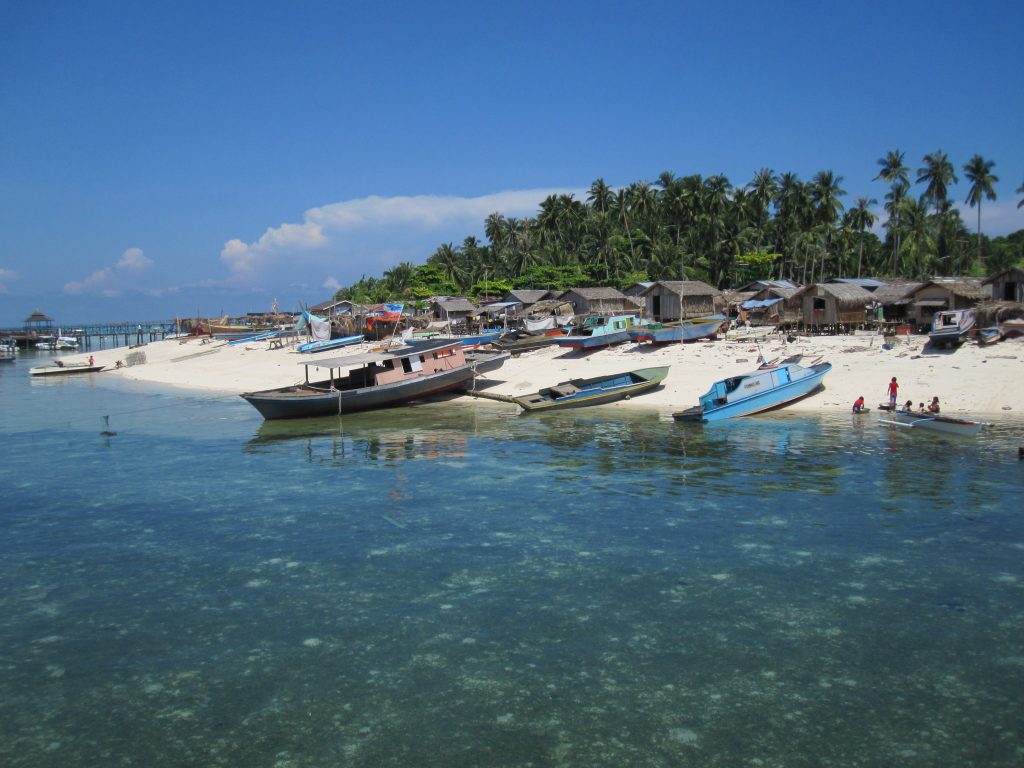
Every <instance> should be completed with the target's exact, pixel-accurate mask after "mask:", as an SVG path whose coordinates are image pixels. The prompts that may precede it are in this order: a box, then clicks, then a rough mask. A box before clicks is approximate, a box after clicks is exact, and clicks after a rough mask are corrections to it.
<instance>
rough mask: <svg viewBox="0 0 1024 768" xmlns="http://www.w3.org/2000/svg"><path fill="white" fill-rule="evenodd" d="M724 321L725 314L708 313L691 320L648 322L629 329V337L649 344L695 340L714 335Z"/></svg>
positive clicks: (640, 342)
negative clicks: (705, 315)
mask: <svg viewBox="0 0 1024 768" xmlns="http://www.w3.org/2000/svg"><path fill="white" fill-rule="evenodd" d="M724 322H725V315H709V316H708V317H701V318H695V319H693V320H678V321H676V322H674V323H648V324H647V325H642V326H640V327H638V328H634V329H632V330H630V331H629V339H630V341H635V342H637V343H638V344H642V343H643V342H645V341H646V342H650V343H651V344H672V343H676V344H678V343H681V342H685V341H696V340H697V339H706V338H709V337H713V336H715V334H717V333H718V331H719V329H720V328H721V327H722V323H724Z"/></svg>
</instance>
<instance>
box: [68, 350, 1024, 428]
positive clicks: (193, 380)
mask: <svg viewBox="0 0 1024 768" xmlns="http://www.w3.org/2000/svg"><path fill="white" fill-rule="evenodd" d="M927 341H928V337H927V336H898V337H896V340H895V344H894V345H893V347H892V349H888V350H887V349H884V348H883V346H882V345H883V339H882V337H881V336H878V335H871V336H859V335H853V336H799V337H797V338H796V340H795V341H793V342H792V343H787V342H786V341H785V339H784V338H783V337H782V336H779V335H772V336H769V337H768V339H767V340H763V341H759V342H757V343H755V342H744V341H726V340H717V341H697V342H693V343H688V344H673V345H667V346H662V347H652V346H650V345H647V344H644V345H637V344H632V343H627V344H621V345H619V346H616V347H611V348H605V349H600V350H596V351H593V352H586V353H581V352H578V351H575V350H565V349H562V348H559V347H552V348H545V349H540V350H535V351H533V352H528V353H525V354H523V355H520V356H519V357H516V358H511V359H509V360H507V361H506V362H505V364H504V365H503V366H502V367H501V368H499V369H498V370H496V371H492V372H491V373H488V374H483V375H481V376H480V377H479V379H478V384H477V387H478V389H485V390H486V391H488V392H490V393H494V394H499V395H513V394H524V393H529V392H535V391H537V390H538V389H541V388H542V387H547V386H552V385H554V384H557V383H559V382H561V381H566V380H567V379H571V378H585V377H591V376H600V375H606V374H612V373H620V372H624V371H630V370H635V369H638V368H645V367H649V366H655V365H669V366H671V368H670V370H669V374H668V377H667V378H666V379H665V381H664V383H663V386H662V387H661V388H660V389H657V390H655V391H653V392H650V393H647V394H644V395H640V396H638V397H636V398H632V399H630V400H623V401H619V402H617V403H613V404H610V405H605V406H601V407H604V408H652V409H661V410H665V409H670V410H672V411H676V410H683V409H685V408H688V407H690V406H692V405H696V404H697V400H698V398H699V397H700V395H702V394H704V393H705V392H706V391H707V390H708V389H709V388H710V386H711V385H712V384H713V383H714V382H715V381H718V380H720V379H722V378H725V377H728V376H734V375H737V374H741V373H746V372H749V371H751V370H753V369H755V368H756V367H757V365H758V357H759V355H760V356H763V358H764V359H766V360H772V359H776V358H784V357H788V356H789V355H793V354H797V353H802V354H803V362H804V363H809V362H812V361H815V360H816V359H817V358H821V361H823V362H830V363H832V371H831V372H830V373H828V374H827V375H826V377H825V380H824V384H825V388H824V389H823V390H819V391H818V392H817V393H815V394H813V395H811V396H810V397H807V398H804V399H803V400H800V401H797V402H795V403H791V404H789V405H787V406H785V410H790V411H802V412H807V411H822V410H827V411H848V410H849V409H850V407H851V406H852V404H853V401H854V400H856V399H857V397H859V396H861V395H863V396H864V398H865V400H866V403H867V406H868V407H869V408H872V409H877V407H878V404H879V403H883V402H887V401H888V396H887V387H888V384H889V380H890V379H891V378H892V377H893V376H895V377H896V378H897V381H898V382H899V385H900V389H899V397H898V398H897V399H898V402H900V403H902V402H905V401H906V400H912V401H913V402H914V403H915V407H916V404H917V403H921V402H924V403H928V402H930V401H931V399H932V397H933V396H937V397H938V398H939V402H940V405H941V407H942V412H943V413H947V414H958V415H970V414H976V415H989V416H992V415H996V414H1005V413H1006V412H1017V413H1020V412H1024V386H1021V380H1022V378H1024V376H1022V374H1024V338H1016V339H1004V340H1002V341H1000V342H998V343H997V344H993V345H990V346H985V347H980V346H977V345H976V344H973V343H970V342H967V343H965V344H963V345H961V346H960V347H958V348H954V349H951V350H934V351H932V350H925V344H926V342H927ZM378 344H379V342H372V343H371V342H365V343H363V344H360V345H356V346H354V347H346V348H345V349H344V350H338V351H337V352H336V353H328V354H329V357H331V358H336V357H340V356H344V355H349V354H359V353H361V352H366V351H368V350H369V349H371V348H372V347H374V346H377V345H378ZM130 351H131V352H144V353H145V355H146V362H145V363H140V364H137V365H133V366H129V367H123V368H120V369H115V368H114V365H115V363H116V361H117V360H119V359H123V358H124V357H125V356H126V354H127V353H128V352H129V349H126V348H124V347H121V348H117V349H106V350H100V351H98V352H93V353H92V355H93V357H94V358H95V362H96V364H98V365H104V366H106V369H105V370H104V371H102V372H101V373H102V375H103V378H104V380H108V381H109V380H111V379H112V378H113V377H117V378H120V379H125V380H131V381H138V382H149V383H152V384H162V385H166V386H173V387H176V388H182V389H186V390H190V391H200V392H219V393H225V394H226V393H231V394H236V395H237V394H240V393H242V392H249V391H254V390H261V389H270V388H273V387H281V386H286V385H289V384H294V383H296V382H298V381H302V379H303V378H304V375H305V372H304V370H303V365H302V364H303V363H305V362H309V361H311V360H315V359H316V356H310V355H300V354H298V353H296V352H294V348H291V347H285V348H283V349H269V348H268V345H267V343H266V342H252V343H250V344H239V345H236V346H227V344H226V343H225V342H213V343H207V344H203V343H202V338H200V337H189V338H186V339H166V340H163V341H156V342H150V343H149V344H145V345H143V346H140V347H135V348H131V350H130ZM88 357H89V354H88V353H84V354H82V353H79V354H78V355H75V356H74V357H72V356H68V358H66V359H69V360H70V361H74V362H78V361H85V360H87V359H88ZM108 377H109V378H108ZM478 399H479V398H478ZM490 402H491V403H492V404H493V405H494V406H495V407H517V406H512V405H510V404H507V403H501V402H495V401H490Z"/></svg>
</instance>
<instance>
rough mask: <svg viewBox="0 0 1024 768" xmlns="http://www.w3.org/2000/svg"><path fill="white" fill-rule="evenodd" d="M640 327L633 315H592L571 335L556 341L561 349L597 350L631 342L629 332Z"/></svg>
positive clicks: (570, 333)
mask: <svg viewBox="0 0 1024 768" xmlns="http://www.w3.org/2000/svg"><path fill="white" fill-rule="evenodd" d="M637 325H639V323H638V321H637V319H636V317H634V316H633V315H591V316H589V317H587V318H585V319H584V321H583V325H581V326H579V327H578V328H575V329H573V330H570V331H569V335H567V336H561V337H559V338H557V339H556V340H555V343H556V344H557V345H558V346H560V347H569V348H570V349H597V348H599V347H608V346H611V345H612V344H621V343H622V342H624V341H629V331H630V329H631V328H634V327H636V326H637Z"/></svg>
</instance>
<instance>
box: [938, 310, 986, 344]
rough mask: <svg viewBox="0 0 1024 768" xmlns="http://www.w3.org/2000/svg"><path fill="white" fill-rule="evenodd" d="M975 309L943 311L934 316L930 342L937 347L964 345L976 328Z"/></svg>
mask: <svg viewBox="0 0 1024 768" xmlns="http://www.w3.org/2000/svg"><path fill="white" fill-rule="evenodd" d="M974 322H975V317H974V310H973V309H943V310H939V311H938V312H936V313H935V314H934V315H932V330H931V333H929V334H928V341H929V342H930V343H931V344H932V345H934V346H937V347H942V346H956V345H959V344H963V342H964V340H965V339H966V338H967V334H969V333H970V331H971V329H972V328H974Z"/></svg>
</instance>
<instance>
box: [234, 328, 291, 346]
mask: <svg viewBox="0 0 1024 768" xmlns="http://www.w3.org/2000/svg"><path fill="white" fill-rule="evenodd" d="M280 335H281V331H280V330H276V331H266V332H265V333H254V334H252V335H250V336H240V337H239V338H237V339H232V340H231V341H229V342H228V346H229V347H235V346H238V345H239V344H247V343H249V342H250V341H266V340H267V339H274V338H277V337H278V336H280Z"/></svg>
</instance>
